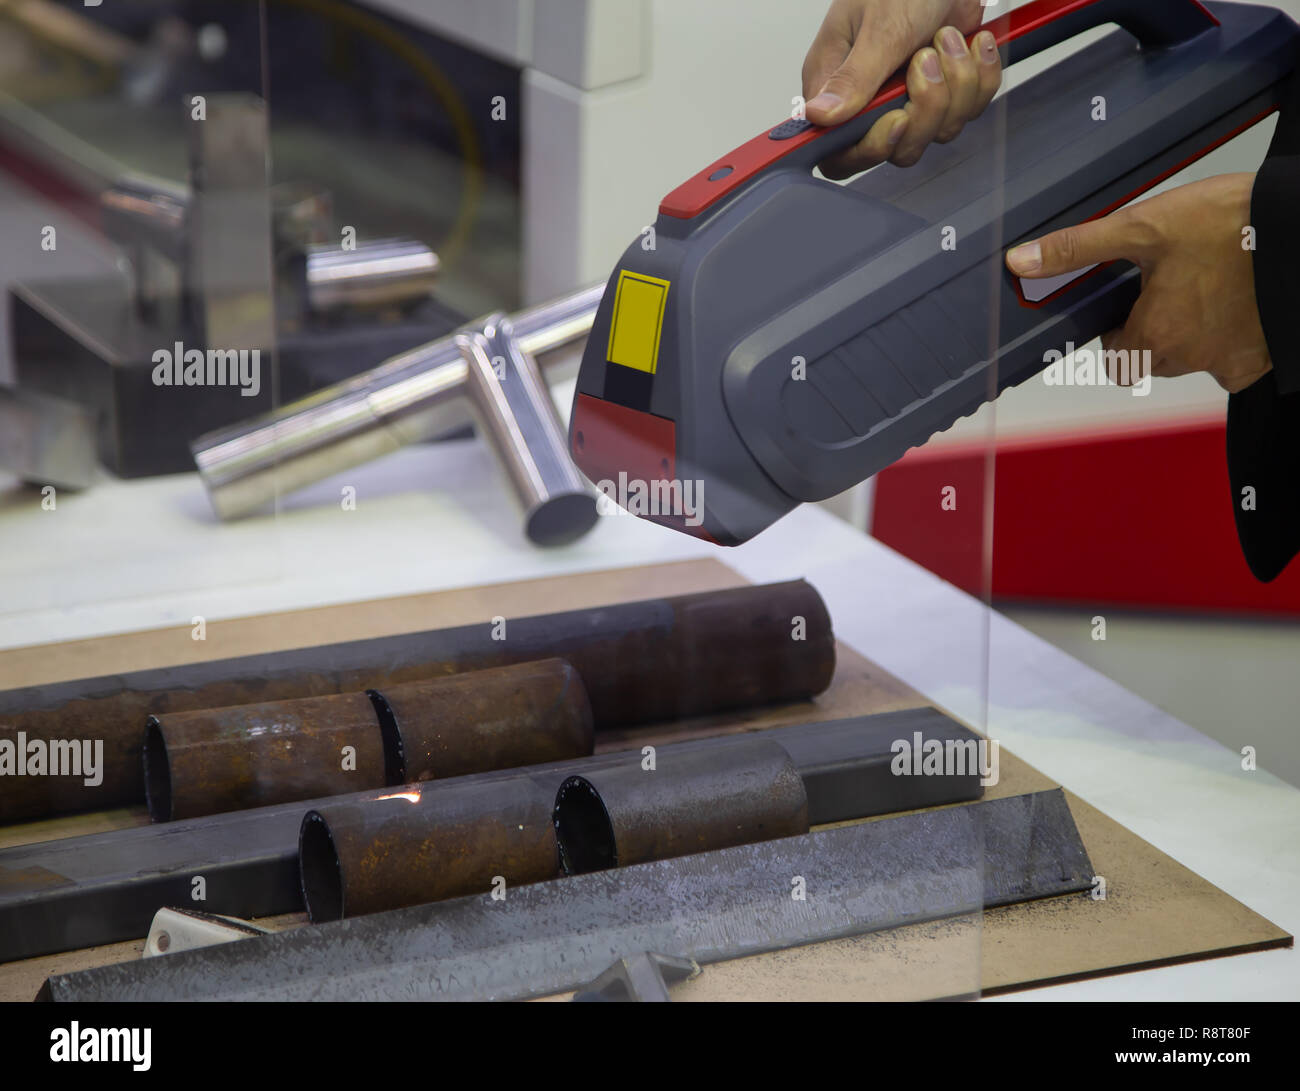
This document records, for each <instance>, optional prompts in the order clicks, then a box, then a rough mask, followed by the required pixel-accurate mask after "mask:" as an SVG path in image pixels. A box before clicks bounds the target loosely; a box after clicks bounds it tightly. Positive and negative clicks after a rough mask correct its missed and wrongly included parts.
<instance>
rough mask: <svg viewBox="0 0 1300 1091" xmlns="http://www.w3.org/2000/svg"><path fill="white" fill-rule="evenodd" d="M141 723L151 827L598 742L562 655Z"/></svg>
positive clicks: (536, 761) (518, 762) (506, 763)
mask: <svg viewBox="0 0 1300 1091" xmlns="http://www.w3.org/2000/svg"><path fill="white" fill-rule="evenodd" d="M148 724H149V726H148V729H147V731H146V734H145V742H144V780H145V798H146V802H147V803H148V806H149V814H150V817H151V818H152V819H153V820H154V821H155V822H169V821H171V820H172V819H179V818H198V817H199V816H201V815H207V814H219V813H221V812H223V811H237V810H243V809H245V808H247V807H264V806H269V805H271V804H274V803H289V802H292V801H293V800H296V799H316V798H319V797H321V796H331V795H343V794H346V793H349V792H360V791H365V790H366V789H368V788H383V787H385V786H386V785H397V784H405V783H410V782H414V781H424V780H433V779H435V778H440V777H455V776H464V775H467V774H470V773H483V772H487V771H490V770H493V769H509V768H512V767H515V766H525V765H541V764H545V763H547V762H552V761H563V760H565V759H568V758H577V757H583V756H585V755H587V754H590V753H591V751H592V747H593V743H594V740H593V737H592V724H591V705H590V703H589V702H588V700H587V693H586V690H585V689H584V688H583V685H582V680H581V679H580V678H579V677H578V672H577V671H575V670H574V669H573V668H572V667H571V666H570V665H569V664H568V663H566V662H565V661H564V660H562V659H545V660H541V661H539V662H535V663H518V664H512V665H511V666H508V667H496V668H491V669H488V670H481V671H467V672H465V673H464V674H453V675H446V676H444V677H442V678H433V679H430V680H428V681H425V682H408V683H406V684H400V685H395V686H388V687H385V689H384V691H383V693H380V692H379V691H377V690H369V691H367V692H366V693H346V694H339V695H336V696H329V697H307V698H301V699H298V700H292V701H268V702H265V703H262V704H255V705H238V706H235V707H233V708H218V709H205V710H202V711H198V712H179V713H171V714H168V715H164V716H150V717H149V721H148ZM348 747H350V748H351V750H348V749H347V748H348Z"/></svg>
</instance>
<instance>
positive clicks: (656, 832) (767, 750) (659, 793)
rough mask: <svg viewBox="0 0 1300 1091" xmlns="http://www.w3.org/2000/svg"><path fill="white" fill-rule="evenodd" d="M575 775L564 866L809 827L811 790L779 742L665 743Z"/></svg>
mask: <svg viewBox="0 0 1300 1091" xmlns="http://www.w3.org/2000/svg"><path fill="white" fill-rule="evenodd" d="M661 753H662V755H663V757H662V760H659V759H658V757H656V762H655V765H654V768H647V767H646V764H645V763H644V762H638V763H623V764H620V765H616V766H612V767H610V768H607V769H601V770H596V771H594V772H591V773H586V774H583V775H580V776H571V777H568V778H567V779H566V780H565V781H564V783H563V784H561V785H560V789H559V792H558V793H557V794H556V798H555V812H554V816H553V818H554V823H555V835H556V842H557V844H558V847H559V851H560V864H561V867H562V868H563V870H564V872H565V874H568V875H581V874H583V873H585V872H588V871H601V870H603V869H604V868H611V867H626V866H627V865H629V864H643V863H645V862H646V861H647V860H663V859H668V858H669V857H673V856H688V855H691V854H692V853H696V852H707V851H709V850H710V849H725V848H730V847H731V846H733V845H747V844H750V843H752V842H754V841H772V840H775V839H776V838H779V837H794V836H796V835H797V834H801V833H807V832H808V796H807V793H806V792H805V790H804V783H803V778H802V777H800V776H799V771H798V770H797V769H796V768H795V765H794V762H793V761H791V760H790V755H789V754H788V753H787V752H786V751H785V750H784V749H783V748H782V747H781V746H779V745H778V744H777V743H775V742H769V741H764V740H759V739H755V740H741V741H737V743H736V744H735V745H734V746H729V747H727V748H725V749H705V750H694V751H671V750H666V751H662V752H661Z"/></svg>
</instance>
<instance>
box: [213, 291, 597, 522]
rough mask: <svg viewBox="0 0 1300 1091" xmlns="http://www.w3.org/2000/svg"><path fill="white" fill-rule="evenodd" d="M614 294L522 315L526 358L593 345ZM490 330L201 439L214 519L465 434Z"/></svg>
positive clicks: (588, 295) (471, 330)
mask: <svg viewBox="0 0 1300 1091" xmlns="http://www.w3.org/2000/svg"><path fill="white" fill-rule="evenodd" d="M604 291H605V286H604V285H603V284H600V285H596V286H594V287H590V288H584V289H582V290H581V291H577V292H574V293H572V294H570V295H567V296H562V297H561V298H559V299H556V300H553V301H552V302H550V303H545V304H542V305H540V306H537V307H532V308H529V309H527V310H523V311H520V312H518V313H517V314H515V315H514V316H513V317H512V318H511V319H510V324H511V327H512V330H513V340H514V345H515V347H516V348H517V350H518V351H519V353H521V354H522V355H524V356H526V357H531V358H532V359H534V360H536V361H537V362H538V363H539V364H541V365H542V366H545V365H546V364H547V362H548V361H547V356H548V355H551V354H559V351H560V350H562V349H564V348H566V347H568V346H569V345H571V344H573V343H574V342H576V341H579V340H580V339H582V338H584V337H585V336H586V335H587V334H588V333H589V332H590V331H591V325H592V322H593V321H594V320H595V316H596V307H597V305H598V304H599V303H600V298H601V296H602V295H603V294H604ZM485 325H486V323H485V322H477V323H470V324H469V325H468V326H467V327H466V328H465V329H463V330H461V331H459V332H458V333H455V334H452V335H450V336H448V337H444V338H441V339H440V340H438V341H433V342H430V343H429V344H427V345H421V346H419V347H418V348H414V349H411V350H410V351H409V352H404V353H401V354H400V355H398V356H394V357H392V358H391V359H389V360H385V361H384V362H383V363H382V364H380V365H379V366H378V367H375V368H372V369H371V370H370V371H366V372H363V373H362V374H360V375H357V376H355V377H353V378H351V379H347V380H345V381H344V382H341V383H336V384H335V385H334V386H331V387H326V388H325V389H324V390H320V391H317V392H316V393H315V394H312V395H310V396H309V397H307V398H303V399H301V400H299V401H296V402H293V403H291V404H289V405H286V406H282V407H281V408H280V409H279V410H277V411H275V412H273V413H268V414H266V415H264V416H261V417H258V418H255V419H254V420H251V421H245V422H243V423H241V424H237V425H232V426H231V427H229V428H223V429H220V430H218V431H215V432H210V433H208V434H207V435H205V436H200V437H199V438H198V439H197V440H195V441H194V443H193V444H192V445H191V450H192V451H193V453H194V462H195V465H196V466H197V467H198V471H199V475H200V477H201V478H202V480H203V483H204V485H205V486H206V487H207V490H208V495H209V497H210V498H211V501H212V506H213V509H214V510H215V511H216V513H217V514H218V515H219V516H220V517H221V518H223V519H235V518H238V517H240V516H243V515H249V514H251V513H253V512H256V511H259V510H261V509H262V508H264V507H266V506H268V505H269V504H271V503H272V502H273V501H274V500H275V498H276V497H277V496H279V495H285V494H289V493H293V492H296V491H297V490H299V489H301V488H304V487H305V486H307V485H311V484H314V483H315V482H317V481H320V480H323V479H324V478H326V477H329V476H331V475H333V474H336V473H339V472H341V471H343V470H346V469H349V468H351V467H353V466H359V465H361V464H362V463H365V462H369V461H370V460H372V459H375V458H379V457H380V456H382V455H386V454H389V453H391V452H393V451H396V450H397V449H398V448H400V447H403V446H405V445H406V444H409V443H420V442H423V441H426V440H432V439H438V438H441V437H443V436H446V435H448V434H450V433H452V432H455V431H457V430H458V429H460V428H463V427H464V426H465V425H466V424H468V423H469V422H470V421H471V420H472V416H471V405H470V398H469V397H468V395H469V393H470V382H469V370H470V365H469V364H468V363H467V362H466V359H465V356H464V355H463V353H462V346H461V342H462V341H463V340H464V339H465V338H469V339H471V340H472V339H473V338H474V336H475V335H481V334H483V333H484V332H485V329H484V327H485ZM547 396H548V398H549V395H547ZM566 457H567V448H566ZM574 472H575V473H576V471H574ZM523 500H524V503H525V508H526V509H527V508H528V507H529V502H528V498H527V497H523Z"/></svg>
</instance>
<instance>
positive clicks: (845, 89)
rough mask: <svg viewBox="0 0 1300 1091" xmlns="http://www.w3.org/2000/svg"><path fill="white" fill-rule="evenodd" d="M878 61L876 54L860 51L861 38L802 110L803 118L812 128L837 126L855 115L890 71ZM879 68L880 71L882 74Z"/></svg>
mask: <svg viewBox="0 0 1300 1091" xmlns="http://www.w3.org/2000/svg"><path fill="white" fill-rule="evenodd" d="M886 64H888V61H887V60H886V61H885V62H884V63H882V62H881V60H880V59H879V54H875V55H873V53H872V52H871V51H870V50H868V49H866V48H864V38H859V39H858V41H857V43H856V44H855V45H854V46H853V48H852V49H851V50H850V51H849V55H848V56H847V57H845V58H844V61H843V63H842V64H841V65H840V66H839V67H838V68H836V69H835V71H833V72H832V73H831V74H830V75H829V76H828V77H827V78H826V82H825V83H823V84H822V86H821V88H820V89H819V90H818V92H817V94H816V95H815V96H814V97H813V98H811V99H809V100H808V103H807V104H806V106H805V107H804V111H805V116H806V117H807V118H808V120H809V121H811V122H812V123H813V124H814V125H838V124H839V123H840V122H842V121H847V120H848V119H849V118H851V117H852V116H853V115H854V114H856V113H858V111H860V110H861V109H862V108H863V107H864V106H866V104H867V103H868V102H870V101H871V99H872V98H873V97H874V96H875V94H876V91H877V90H879V88H880V85H881V83H882V82H883V81H884V79H885V77H886V76H888V75H889V73H890V72H891V71H893V69H891V68H887V67H885V65H886ZM882 69H883V71H882Z"/></svg>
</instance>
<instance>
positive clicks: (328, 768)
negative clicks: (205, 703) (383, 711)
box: [144, 693, 390, 822]
mask: <svg viewBox="0 0 1300 1091" xmlns="http://www.w3.org/2000/svg"><path fill="white" fill-rule="evenodd" d="M349 747H350V748H351V750H350V751H349V750H348V748H349ZM389 764H390V763H389V762H387V761H386V756H385V754H384V743H383V736H382V735H381V733H380V730H379V717H378V714H377V713H376V711H375V706H374V704H373V703H372V701H371V699H370V697H369V696H368V695H366V694H364V693H341V694H337V695H334V696H330V697H308V698H305V699H303V700H298V701H269V702H266V703H264V704H257V705H237V706H235V707H233V708H213V709H204V710H201V711H198V712H176V713H168V714H165V715H162V716H150V717H149V720H148V728H147V730H146V732H145V741H144V783H145V799H146V802H147V804H148V807H149V817H150V818H152V819H153V820H154V821H155V822H170V821H171V820H172V819H175V818H198V817H199V816H200V815H206V814H219V813H220V812H222V811H239V810H243V809H244V808H246V807H265V806H269V805H270V804H272V803H289V802H291V801H292V800H295V799H315V798H317V797H318V796H328V795H339V794H341V793H343V792H360V791H364V790H365V789H367V788H382V787H383V786H384V785H385V784H387V783H389V780H388V774H389V768H388V765H389Z"/></svg>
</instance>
